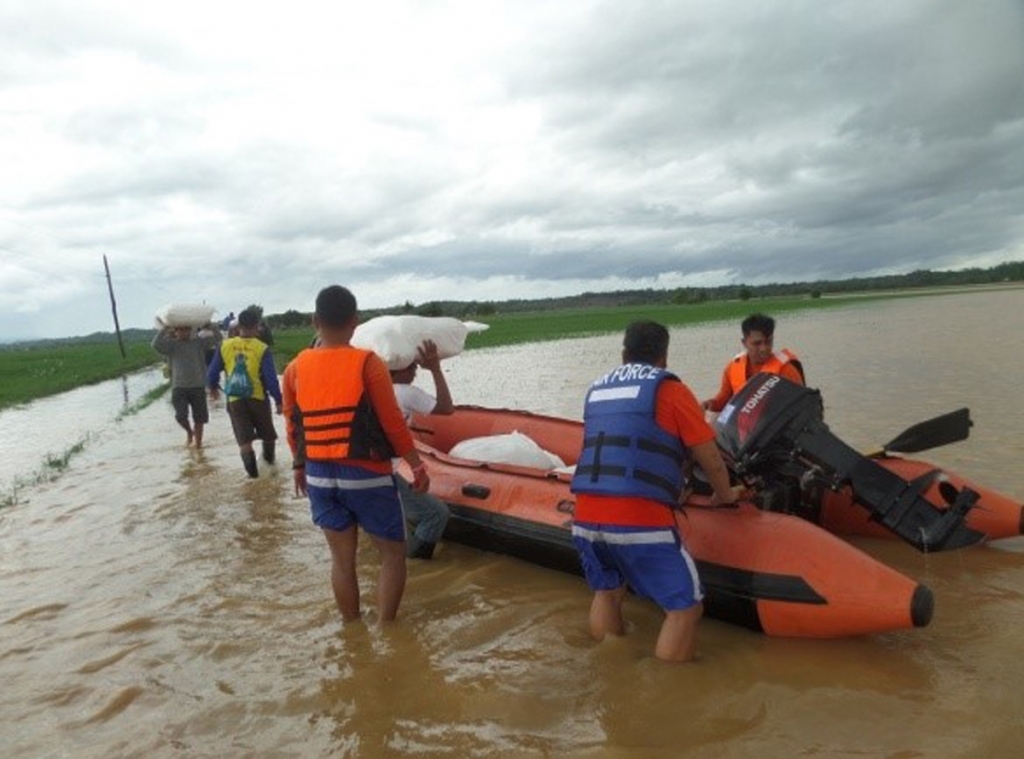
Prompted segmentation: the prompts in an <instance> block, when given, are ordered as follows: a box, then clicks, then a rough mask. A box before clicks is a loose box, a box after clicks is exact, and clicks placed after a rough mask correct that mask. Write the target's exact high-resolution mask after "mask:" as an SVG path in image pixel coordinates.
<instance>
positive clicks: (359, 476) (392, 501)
mask: <svg viewBox="0 0 1024 759" xmlns="http://www.w3.org/2000/svg"><path fill="white" fill-rule="evenodd" d="M306 492H307V493H308V494H309V506H310V510H311V511H312V514H313V524H315V525H316V526H317V527H320V528H325V529H328V530H336V531H338V532H341V531H342V530H347V529H348V528H349V527H351V526H352V525H356V524H357V525H359V526H360V527H362V528H363V529H364V530H366V531H367V532H368V533H370V534H371V535H374V536H376V537H378V538H383V539H385V540H405V517H404V515H403V513H402V502H401V501H400V500H399V498H398V489H397V488H396V486H395V476H394V475H393V474H379V473H378V472H371V471H368V470H366V469H363V468H362V467H358V466H345V465H343V464H335V463H331V462H327V461H307V462H306Z"/></svg>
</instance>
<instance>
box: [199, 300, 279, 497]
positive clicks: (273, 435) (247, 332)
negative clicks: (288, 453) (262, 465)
mask: <svg viewBox="0 0 1024 759" xmlns="http://www.w3.org/2000/svg"><path fill="white" fill-rule="evenodd" d="M259 322H260V319H259V313H258V312H257V311H255V310H253V309H249V308H247V309H245V310H244V311H242V313H240V314H239V315H238V334H237V335H236V336H234V337H229V338H227V339H226V340H224V341H223V342H221V344H220V350H219V351H217V352H216V353H215V354H214V356H213V359H212V360H211V361H210V366H209V368H208V369H207V372H206V387H207V389H208V390H209V393H210V398H212V399H213V400H217V398H219V397H220V375H221V372H225V373H227V375H228V381H227V382H225V385H224V387H225V392H224V394H225V395H226V396H227V407H228V418H229V419H231V430H232V431H233V432H234V435H235V442H237V443H238V450H239V452H240V453H241V456H242V465H243V466H244V467H245V471H246V473H248V475H249V476H250V477H258V476H259V468H258V467H257V466H256V452H255V451H254V450H253V447H252V446H253V442H254V441H255V440H257V439H259V440H261V441H263V442H262V447H263V460H264V461H266V462H267V463H268V464H273V463H274V460H275V459H274V453H275V450H274V449H275V445H276V443H275V441H276V440H277V430H276V429H274V417H273V416H272V415H271V412H270V399H271V398H273V399H274V406H275V410H276V411H277V413H278V414H280V413H281V386H280V384H279V383H278V381H277V368H276V367H275V366H274V357H273V355H272V354H271V352H270V348H269V347H267V345H266V343H264V342H262V341H261V340H259V339H258V338H257V337H256V331H257V329H258V328H259ZM236 372H244V374H245V375H247V376H248V380H249V381H248V383H246V394H245V395H244V396H241V395H232V388H231V375H232V374H233V373H236Z"/></svg>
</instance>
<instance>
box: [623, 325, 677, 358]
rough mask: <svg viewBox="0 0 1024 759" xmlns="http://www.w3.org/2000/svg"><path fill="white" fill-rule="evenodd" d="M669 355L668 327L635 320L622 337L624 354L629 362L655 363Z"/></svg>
mask: <svg viewBox="0 0 1024 759" xmlns="http://www.w3.org/2000/svg"><path fill="white" fill-rule="evenodd" d="M667 355H668V329H667V328H666V327H665V326H664V325H663V324H658V322H651V321H640V322H633V323H632V324H630V325H629V326H628V327H626V334H625V336H624V337H623V339H622V356H623V358H624V359H625V360H626V361H627V362H633V361H639V362H641V363H645V364H655V363H657V362H658V360H659V359H661V358H663V357H666V356H667Z"/></svg>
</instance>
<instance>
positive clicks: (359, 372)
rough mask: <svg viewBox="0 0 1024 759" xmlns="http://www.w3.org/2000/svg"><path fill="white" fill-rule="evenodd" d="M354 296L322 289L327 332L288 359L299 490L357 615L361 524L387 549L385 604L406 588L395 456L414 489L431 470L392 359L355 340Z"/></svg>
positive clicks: (340, 598) (338, 596)
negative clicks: (417, 443) (400, 395)
mask: <svg viewBox="0 0 1024 759" xmlns="http://www.w3.org/2000/svg"><path fill="white" fill-rule="evenodd" d="M358 321H359V319H358V313H357V309H356V299H355V296H353V295H352V293H351V292H349V291H348V290H347V289H346V288H344V287H341V286H340V285H331V286H329V287H325V288H324V289H323V290H321V291H320V293H319V294H318V295H317V298H316V311H315V313H314V316H313V326H314V327H315V328H316V330H317V334H318V336H319V344H318V345H317V347H315V348H307V349H306V350H304V351H302V352H301V353H299V355H298V356H296V357H295V359H294V360H293V361H292V362H291V363H290V364H289V365H288V366H287V367H286V368H285V371H284V382H283V393H282V394H283V398H284V401H283V404H282V405H283V412H284V415H285V424H286V426H287V431H288V445H289V447H290V448H291V451H292V457H293V463H292V471H293V474H294V481H295V493H296V495H306V496H308V497H309V503H310V508H311V511H312V516H313V523H314V524H316V525H317V526H318V527H320V528H321V529H322V530H323V532H324V536H325V537H326V538H327V545H328V547H329V548H330V551H331V588H332V590H333V591H334V600H335V603H337V605H338V610H339V611H340V612H341V616H342V619H344V620H346V621H350V620H354V619H358V618H359V616H360V608H359V582H358V577H357V576H356V547H357V541H358V533H357V527H361V528H362V529H363V530H364V531H365V532H367V533H368V534H369V535H370V538H371V539H372V540H373V542H374V543H375V544H376V546H377V549H378V551H379V552H380V557H381V565H380V573H379V576H378V582H377V614H378V617H379V619H380V621H382V622H385V621H390V620H393V619H394V618H395V616H396V615H397V614H398V605H399V603H400V602H401V600H402V593H403V591H404V589H405V574H406V568H405V518H404V516H403V513H402V503H401V501H400V500H399V497H398V491H397V488H396V487H395V477H394V474H393V469H392V460H391V459H392V457H393V456H400V457H402V458H403V459H405V461H406V462H407V463H408V464H409V466H410V467H411V468H412V474H413V483H412V489H413V490H415V491H417V492H423V491H426V490H427V488H428V487H429V485H430V479H429V477H428V476H427V470H426V467H425V466H424V464H423V462H422V461H421V460H420V457H419V454H418V453H417V452H416V448H415V447H414V446H413V440H412V434H411V433H410V432H409V428H408V426H406V423H405V419H404V417H403V416H402V412H401V410H400V409H399V407H398V402H397V400H396V399H395V391H394V388H393V387H392V384H391V376H390V375H389V373H388V367H387V364H385V363H384V361H383V360H382V359H381V358H380V357H379V356H377V355H376V354H374V353H373V352H371V351H367V350H361V349H359V348H354V347H352V346H351V345H350V344H349V341H350V340H351V339H352V333H353V332H354V331H355V328H356V325H357V324H358Z"/></svg>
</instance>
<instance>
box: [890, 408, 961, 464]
mask: <svg viewBox="0 0 1024 759" xmlns="http://www.w3.org/2000/svg"><path fill="white" fill-rule="evenodd" d="M972 424H973V423H972V422H971V412H970V410H969V409H966V408H962V409H957V410H956V411H950V412H949V413H948V414H943V415H942V416H937V417H935V418H934V419H927V420H925V421H923V422H918V423H917V424H915V425H912V426H910V427H907V429H905V430H903V432H901V433H900V434H899V435H897V436H896V437H894V438H893V439H892V440H890V441H889V442H888V443H886V444H885V445H884V446H882V448H881V449H880V450H878V451H876V452H874V453H873V454H870V455H871V456H881V455H884V454H886V453H917V452H918V451H925V450H928V449H929V448H938V447H939V446H940V445H948V444H949V443H956V442H958V441H960V440H966V439H967V436H968V435H970V433H971V425H972Z"/></svg>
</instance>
